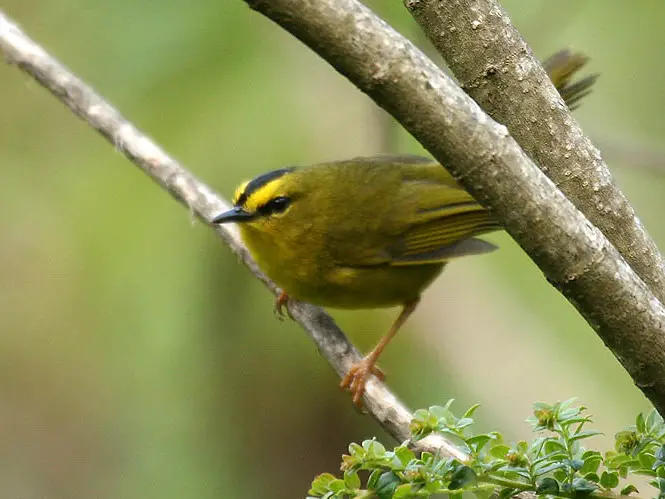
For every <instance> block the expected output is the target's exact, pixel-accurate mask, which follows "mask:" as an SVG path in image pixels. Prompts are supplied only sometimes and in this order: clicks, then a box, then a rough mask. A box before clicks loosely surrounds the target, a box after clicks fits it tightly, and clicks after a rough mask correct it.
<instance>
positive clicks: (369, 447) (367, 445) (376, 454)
mask: <svg viewBox="0 0 665 499" xmlns="http://www.w3.org/2000/svg"><path fill="white" fill-rule="evenodd" d="M363 449H365V451H366V452H367V458H369V459H372V458H382V457H384V456H385V455H386V448H385V447H384V446H383V445H381V444H380V443H379V442H377V441H376V440H365V441H364V442H363Z"/></svg>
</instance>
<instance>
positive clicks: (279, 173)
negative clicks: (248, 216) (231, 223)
mask: <svg viewBox="0 0 665 499" xmlns="http://www.w3.org/2000/svg"><path fill="white" fill-rule="evenodd" d="M295 169H296V167H295V166H292V167H289V168H280V169H279V170H273V171H271V172H267V173H263V174H261V175H259V176H258V177H254V178H253V179H252V180H251V181H250V182H249V183H248V184H247V187H245V190H244V191H242V194H240V196H238V200H237V201H236V206H243V205H244V204H245V202H246V201H247V198H249V196H251V195H252V193H253V192H256V190H257V189H260V188H261V187H263V186H264V185H266V184H267V183H268V182H272V181H273V180H275V179H278V178H279V177H283V176H284V175H286V174H287V173H290V172H292V171H293V170H295Z"/></svg>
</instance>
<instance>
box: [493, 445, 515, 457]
mask: <svg viewBox="0 0 665 499" xmlns="http://www.w3.org/2000/svg"><path fill="white" fill-rule="evenodd" d="M510 450H511V449H510V447H508V446H507V445H504V444H499V445H494V446H492V448H491V449H490V450H489V455H490V456H491V457H493V458H495V459H505V457H506V455H507V454H508V453H509V452H510Z"/></svg>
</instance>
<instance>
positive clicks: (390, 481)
mask: <svg viewBox="0 0 665 499" xmlns="http://www.w3.org/2000/svg"><path fill="white" fill-rule="evenodd" d="M399 484H400V479H399V477H398V476H397V475H396V474H395V473H393V472H392V471H386V472H385V473H382V474H381V476H380V477H379V479H378V480H377V483H376V488H375V489H374V492H375V493H376V495H377V496H378V497H379V499H390V498H391V497H392V496H393V493H394V492H395V489H396V488H397V486H398V485H399Z"/></svg>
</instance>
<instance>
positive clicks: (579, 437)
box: [568, 430, 603, 442]
mask: <svg viewBox="0 0 665 499" xmlns="http://www.w3.org/2000/svg"><path fill="white" fill-rule="evenodd" d="M602 434H603V433H602V432H600V431H596V430H587V431H580V432H579V433H575V434H574V435H573V436H572V437H570V438H569V439H568V441H569V442H575V441H576V440H582V439H583V438H589V437H595V436H596V435H602Z"/></svg>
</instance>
